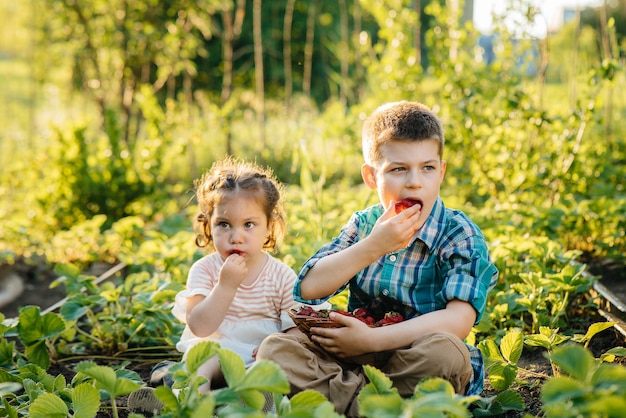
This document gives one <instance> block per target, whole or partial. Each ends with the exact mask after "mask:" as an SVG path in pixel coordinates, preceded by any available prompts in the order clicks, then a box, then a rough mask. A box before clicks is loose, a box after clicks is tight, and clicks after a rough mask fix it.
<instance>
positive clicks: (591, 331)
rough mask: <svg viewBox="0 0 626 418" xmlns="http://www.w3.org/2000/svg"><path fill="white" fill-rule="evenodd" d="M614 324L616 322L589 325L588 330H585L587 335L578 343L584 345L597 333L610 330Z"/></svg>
mask: <svg viewBox="0 0 626 418" xmlns="http://www.w3.org/2000/svg"><path fill="white" fill-rule="evenodd" d="M616 323H617V322H596V323H595V324H591V325H590V326H589V328H587V333H585V335H584V336H583V337H582V338H581V339H580V342H581V343H583V344H584V343H585V342H587V341H589V340H591V339H592V338H593V336H594V335H596V334H597V333H599V332H602V331H604V330H605V329H608V328H612V327H613V326H614V325H615V324H616Z"/></svg>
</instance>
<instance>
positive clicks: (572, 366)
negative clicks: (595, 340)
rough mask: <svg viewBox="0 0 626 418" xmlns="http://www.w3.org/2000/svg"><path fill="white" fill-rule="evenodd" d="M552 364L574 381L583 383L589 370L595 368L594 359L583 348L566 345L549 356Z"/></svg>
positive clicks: (575, 345)
mask: <svg viewBox="0 0 626 418" xmlns="http://www.w3.org/2000/svg"><path fill="white" fill-rule="evenodd" d="M550 359H551V360H552V362H554V363H555V364H556V365H558V366H559V367H560V368H561V370H562V371H564V372H565V373H567V374H569V375H570V376H572V377H573V378H574V379H577V380H580V381H584V380H585V379H586V377H587V375H588V374H589V373H590V371H591V369H592V368H594V367H595V366H596V361H595V358H594V357H593V356H592V355H591V353H590V352H589V351H587V350H586V349H585V348H584V347H582V346H580V345H578V344H573V343H572V344H568V345H565V346H563V347H559V348H557V349H555V350H554V352H553V353H552V355H551V356H550Z"/></svg>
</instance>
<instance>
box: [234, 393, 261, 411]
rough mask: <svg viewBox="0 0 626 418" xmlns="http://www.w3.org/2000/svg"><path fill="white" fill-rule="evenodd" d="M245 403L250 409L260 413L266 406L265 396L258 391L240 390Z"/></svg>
mask: <svg viewBox="0 0 626 418" xmlns="http://www.w3.org/2000/svg"><path fill="white" fill-rule="evenodd" d="M237 393H238V394H239V396H240V397H241V399H242V400H243V402H244V403H245V404H246V405H248V406H249V407H250V408H252V409H254V410H257V411H260V410H261V408H263V405H265V396H263V394H262V393H261V392H259V391H258V390H254V389H249V390H239V391H237Z"/></svg>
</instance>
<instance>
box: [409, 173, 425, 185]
mask: <svg viewBox="0 0 626 418" xmlns="http://www.w3.org/2000/svg"><path fill="white" fill-rule="evenodd" d="M420 185H421V182H420V176H419V173H418V172H416V171H409V172H408V173H407V179H406V186H407V187H419V186H420Z"/></svg>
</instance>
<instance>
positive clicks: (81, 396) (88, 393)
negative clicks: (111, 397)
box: [72, 383, 100, 418]
mask: <svg viewBox="0 0 626 418" xmlns="http://www.w3.org/2000/svg"><path fill="white" fill-rule="evenodd" d="M72 405H73V409H74V417H75V418H92V417H94V416H96V413H97V412H98V409H99V408H100V393H99V392H98V390H97V389H96V388H94V387H93V386H92V385H90V384H89V383H82V384H80V385H78V386H76V387H75V388H74V390H73V391H72Z"/></svg>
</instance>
